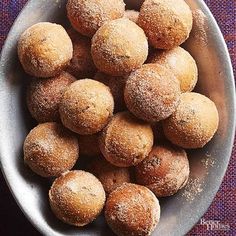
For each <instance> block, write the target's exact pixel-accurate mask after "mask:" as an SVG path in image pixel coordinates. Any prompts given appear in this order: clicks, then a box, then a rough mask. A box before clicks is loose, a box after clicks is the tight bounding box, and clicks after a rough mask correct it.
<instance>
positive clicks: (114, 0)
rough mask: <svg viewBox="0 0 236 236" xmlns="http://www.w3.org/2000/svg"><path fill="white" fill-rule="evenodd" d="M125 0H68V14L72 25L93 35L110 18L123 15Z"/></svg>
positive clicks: (84, 33)
mask: <svg viewBox="0 0 236 236" xmlns="http://www.w3.org/2000/svg"><path fill="white" fill-rule="evenodd" d="M124 12H125V4H124V2H123V0H109V1H107V0H68V3H67V16H68V18H69V20H70V22H71V24H72V26H73V27H74V28H75V29H76V30H77V31H78V32H80V33H81V34H83V35H85V36H89V37H92V36H93V35H94V34H95V33H96V31H97V30H98V29H99V28H100V27H101V26H102V25H103V24H104V23H105V22H108V21H110V20H115V19H118V18H121V17H123V15H124Z"/></svg>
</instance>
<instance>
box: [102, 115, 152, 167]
mask: <svg viewBox="0 0 236 236" xmlns="http://www.w3.org/2000/svg"><path fill="white" fill-rule="evenodd" d="M153 139H154V137H153V132H152V128H151V126H150V125H149V124H147V123H145V122H144V121H141V120H138V119H137V118H136V117H134V116H133V115H132V114H130V113H129V112H121V113H117V114H116V115H115V116H114V117H113V118H112V120H111V121H110V122H109V124H108V125H107V126H106V128H105V129H104V130H103V132H102V133H101V137H100V140H99V141H100V142H99V143H100V150H101V152H102V154H103V155H104V157H105V158H106V159H107V161H109V162H110V163H111V164H113V165H115V166H118V167H128V166H133V165H137V164H138V163H140V162H141V161H142V160H143V159H144V158H145V157H147V155H148V154H149V152H150V151H151V149H152V146H153Z"/></svg>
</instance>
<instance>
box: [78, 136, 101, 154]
mask: <svg viewBox="0 0 236 236" xmlns="http://www.w3.org/2000/svg"><path fill="white" fill-rule="evenodd" d="M79 149H80V155H81V156H86V157H97V156H98V155H99V154H100V153H101V151H100V148H99V144H98V134H92V135H80V136H79Z"/></svg>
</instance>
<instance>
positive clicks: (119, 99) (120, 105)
mask: <svg viewBox="0 0 236 236" xmlns="http://www.w3.org/2000/svg"><path fill="white" fill-rule="evenodd" d="M94 79H95V80H97V81H99V82H102V83H104V84H105V85H107V86H108V87H109V88H110V90H111V93H112V95H113V98H114V102H115V111H116V112H118V111H124V110H126V109H127V108H126V105H125V100H124V89H125V84H126V81H127V78H126V77H121V76H111V75H107V74H104V73H102V72H97V73H96V75H95V77H94Z"/></svg>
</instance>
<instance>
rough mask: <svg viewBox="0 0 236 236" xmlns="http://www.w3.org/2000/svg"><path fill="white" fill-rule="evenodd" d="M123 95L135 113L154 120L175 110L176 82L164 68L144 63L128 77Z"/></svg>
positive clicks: (145, 118)
mask: <svg viewBox="0 0 236 236" xmlns="http://www.w3.org/2000/svg"><path fill="white" fill-rule="evenodd" d="M124 97H125V103H126V106H127V107H128V109H129V110H130V111H131V112H132V113H133V114H134V115H135V116H137V117H138V118H140V119H143V120H145V121H148V122H157V121H160V120H163V119H166V118H167V117H168V116H170V115H171V114H172V113H173V112H174V111H175V109H176V107H177V105H178V103H179V99H180V85H179V81H178V80H177V79H176V78H175V76H174V75H173V74H172V73H171V71H169V70H167V69H166V68H165V67H163V66H161V65H158V64H145V65H143V66H142V67H141V68H140V69H138V70H136V71H135V72H133V73H131V75H130V76H129V78H128V80H127V82H126V86H125V92H124Z"/></svg>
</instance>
